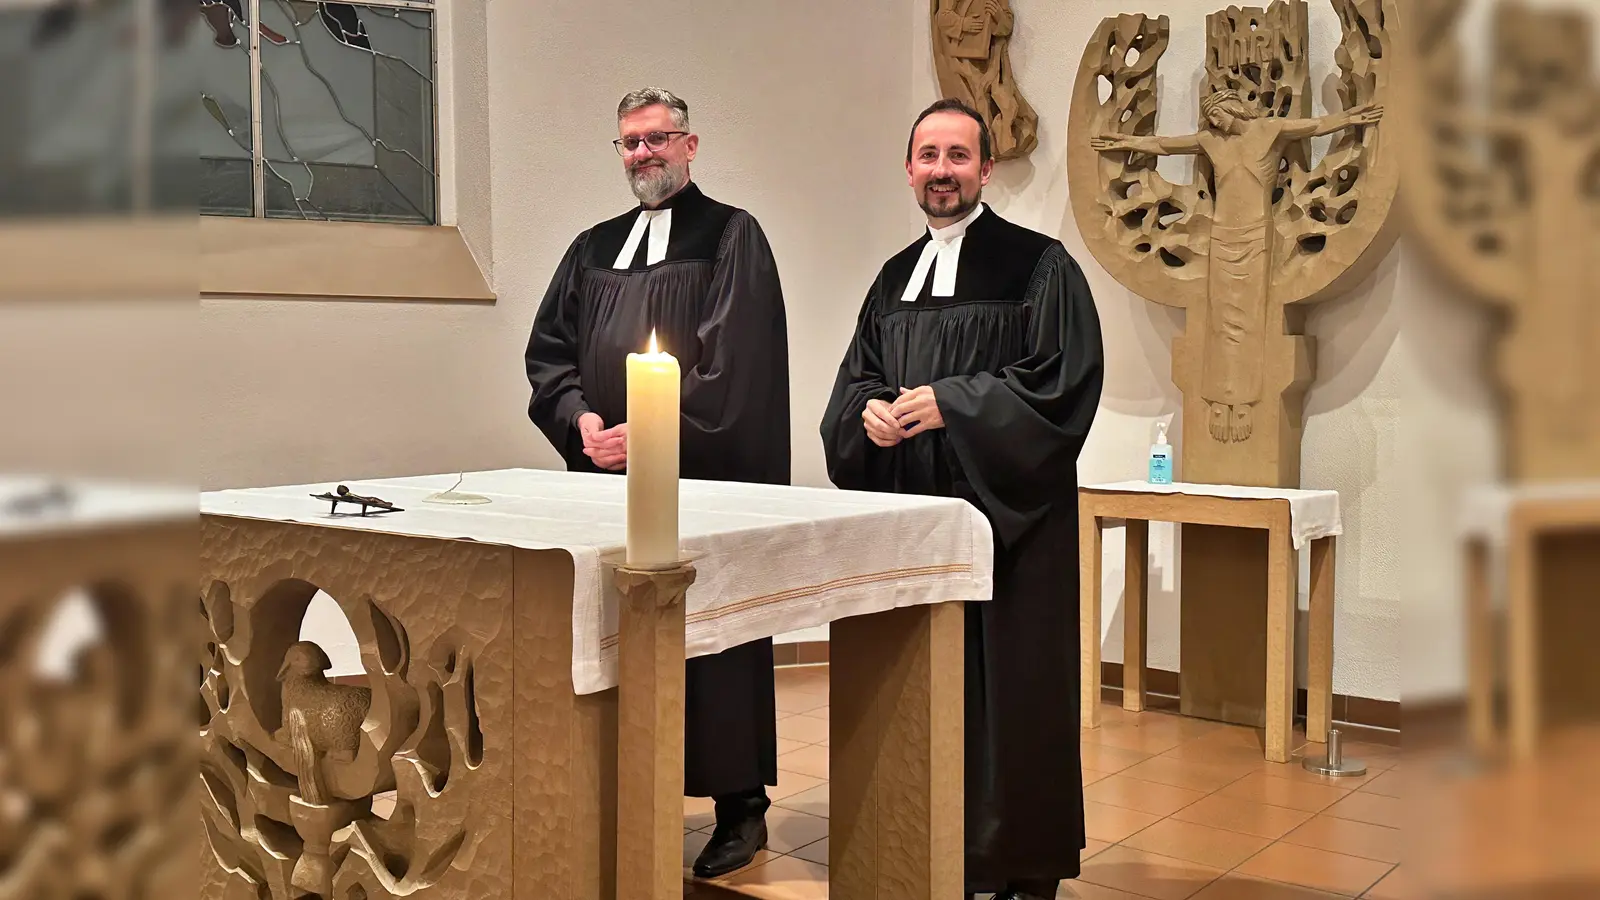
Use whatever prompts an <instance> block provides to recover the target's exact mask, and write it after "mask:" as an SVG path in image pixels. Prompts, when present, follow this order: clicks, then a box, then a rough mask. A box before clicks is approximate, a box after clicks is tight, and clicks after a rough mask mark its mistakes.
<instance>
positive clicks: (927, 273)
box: [821, 99, 1104, 900]
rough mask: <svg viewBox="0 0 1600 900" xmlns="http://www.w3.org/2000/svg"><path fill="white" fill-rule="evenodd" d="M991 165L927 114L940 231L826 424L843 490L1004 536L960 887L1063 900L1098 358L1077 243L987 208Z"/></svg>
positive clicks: (976, 126) (968, 115) (968, 112)
mask: <svg viewBox="0 0 1600 900" xmlns="http://www.w3.org/2000/svg"><path fill="white" fill-rule="evenodd" d="M993 169H994V150H993V146H992V143H991V141H990V136H989V128H988V125H987V124H985V123H984V120H983V118H982V117H981V116H980V115H978V113H977V112H976V111H975V110H973V109H972V108H971V107H969V106H967V105H966V104H964V103H962V102H960V101H959V100H953V99H946V100H941V101H939V102H937V103H935V104H933V105H932V106H930V107H928V109H926V110H925V111H923V113H922V115H920V116H918V117H917V121H916V122H915V123H914V124H913V125H912V131H911V138H910V140H909V142H908V143H907V145H906V177H907V180H908V183H909V184H910V186H911V189H912V193H913V196H914V198H915V199H916V202H917V205H918V206H920V207H921V208H922V211H923V213H925V214H926V215H927V220H928V227H927V231H926V232H925V233H924V234H922V235H920V236H919V237H918V238H917V239H916V240H915V241H913V242H911V244H910V245H909V246H907V247H906V248H905V249H904V250H902V251H900V252H899V253H897V254H895V255H894V256H893V257H891V258H890V259H889V261H888V262H886V263H884V265H883V267H882V268H881V269H880V270H879V272H878V276H877V278H876V279H875V280H874V281H873V283H872V287H871V288H870V289H869V290H868V292H867V297H866V300H865V301H864V302H863V303H862V305H861V312H860V314H859V316H858V318H857V324H856V332H855V335H854V337H852V338H851V340H850V344H849V346H848V347H847V348H846V349H845V354H844V359H843V360H842V361H841V363H840V365H839V372H838V376H837V378H836V379H835V381H834V387H833V393H832V395H831V396H830V398H829V401H828V407H827V411H826V413H825V414H824V416H823V420H822V425H821V435H822V442H823V452H824V454H825V456H826V458H827V463H828V477H829V478H830V479H832V481H833V483H834V484H835V485H837V486H839V487H840V488H843V489H845V490H860V491H881V492H886V493H898V494H931V495H934V496H940V497H960V498H961V499H963V500H966V501H967V502H969V503H971V504H972V505H973V506H976V507H977V508H978V509H979V510H980V511H982V512H983V514H984V516H985V517H986V518H987V519H988V520H989V523H990V525H991V527H992V528H993V530H994V537H995V541H994V543H995V554H994V597H993V600H992V601H991V602H987V603H970V604H968V605H967V608H966V620H967V621H966V626H967V627H966V715H965V723H966V882H967V885H966V889H967V892H968V894H969V895H974V894H980V893H993V894H995V895H996V900H1051V898H1054V897H1055V896H1056V893H1057V891H1058V890H1059V888H1060V882H1061V881H1062V880H1064V879H1071V878H1076V877H1077V876H1078V874H1079V868H1078V857H1079V853H1080V851H1081V850H1082V849H1083V848H1084V845H1085V835H1084V807H1083V774H1082V765H1081V762H1080V754H1079V748H1078V722H1079V714H1078V709H1079V702H1080V701H1079V697H1078V682H1079V674H1078V658H1079V648H1078V471H1077V464H1078V454H1079V452H1080V451H1082V449H1083V444H1084V440H1085V439H1086V438H1087V436H1088V434H1089V428H1090V426H1091V425H1093V424H1094V418H1095V412H1096V410H1097V408H1098V407H1099V402H1100V390H1101V381H1102V375H1103V370H1104V350H1103V349H1102V347H1101V342H1100V319H1099V314H1098V313H1097V312H1096V310H1095V305H1094V297H1093V296H1092V295H1091V294H1090V292H1089V285H1088V282H1087V281H1085V279H1084V277H1083V271H1082V270H1081V269H1079V268H1078V264H1077V263H1076V262H1075V261H1073V259H1072V257H1071V256H1069V255H1068V254H1067V250H1066V248H1065V247H1064V246H1062V244H1061V242H1060V241H1058V240H1056V239H1055V238H1052V237H1049V236H1047V235H1044V234H1041V233H1039V232H1037V231H1033V230H1031V229H1028V228H1024V227H1022V226H1020V225H1017V224H1015V223H1013V222H1010V221H1008V220H1006V219H1004V218H1002V217H1001V216H1000V214H999V213H997V212H995V211H994V210H993V209H990V208H989V205H988V204H986V203H984V202H983V199H982V197H983V187H984V185H986V184H987V183H988V182H989V177H990V175H991V173H992V172H993Z"/></svg>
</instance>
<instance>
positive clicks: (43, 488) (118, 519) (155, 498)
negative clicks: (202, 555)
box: [0, 474, 199, 538]
mask: <svg viewBox="0 0 1600 900" xmlns="http://www.w3.org/2000/svg"><path fill="white" fill-rule="evenodd" d="M197 493H198V492H196V491H195V490H194V489H193V488H189V489H187V490H185V489H184V488H182V487H177V486H173V485H165V484H159V485H158V484H147V483H139V482H132V481H127V482H124V481H112V480H107V479H91V478H77V477H72V478H52V477H47V476H43V475H10V474H3V475H0V538H30V537H36V536H39V535H44V534H50V535H55V534H59V533H63V532H73V531H93V530H96V529H103V528H123V527H130V526H136V525H151V524H158V523H168V522H181V521H183V520H185V519H187V520H188V521H189V522H191V523H193V522H196V521H198V517H199V509H198V505H197V501H198V497H197Z"/></svg>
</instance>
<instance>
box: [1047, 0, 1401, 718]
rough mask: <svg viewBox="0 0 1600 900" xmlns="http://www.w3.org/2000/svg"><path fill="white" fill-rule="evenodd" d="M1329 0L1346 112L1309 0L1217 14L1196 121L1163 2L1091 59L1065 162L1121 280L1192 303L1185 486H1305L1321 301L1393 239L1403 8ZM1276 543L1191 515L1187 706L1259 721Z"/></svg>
mask: <svg viewBox="0 0 1600 900" xmlns="http://www.w3.org/2000/svg"><path fill="white" fill-rule="evenodd" d="M1330 2H1331V5H1332V7H1333V9H1334V11H1335V12H1336V13H1337V15H1338V18H1339V22H1340V24H1341V27H1342V34H1341V40H1340V42H1339V44H1338V47H1337V49H1336V51H1335V54H1334V62H1335V63H1336V77H1337V83H1338V91H1337V93H1338V98H1339V103H1340V104H1341V106H1342V108H1341V109H1338V110H1334V111H1330V112H1329V113H1328V114H1326V115H1322V116H1317V115H1314V113H1313V108H1312V99H1313V98H1312V84H1311V68H1312V60H1311V58H1310V35H1309V8H1308V7H1307V5H1306V3H1305V0H1277V2H1274V3H1272V4H1271V5H1270V6H1268V7H1265V8H1259V7H1229V8H1227V9H1226V10H1223V11H1219V12H1214V13H1211V14H1210V15H1209V16H1207V17H1206V25H1205V40H1206V55H1205V69H1204V81H1203V84H1202V86H1201V89H1200V101H1199V104H1198V107H1199V108H1198V110H1197V114H1198V115H1197V119H1198V127H1197V129H1196V130H1195V131H1193V132H1191V133H1188V134H1178V135H1172V136H1164V135H1158V134H1156V133H1155V123H1156V119H1157V111H1158V106H1159V101H1160V98H1159V96H1158V93H1157V85H1158V73H1157V67H1158V65H1159V63H1160V61H1161V59H1162V57H1163V55H1164V54H1165V52H1166V50H1167V47H1168V43H1169V40H1170V38H1171V34H1170V32H1171V23H1170V22H1169V20H1168V18H1167V17H1166V16H1162V17H1160V18H1152V17H1150V16H1146V15H1143V14H1139V13H1128V14H1125V15H1120V16H1115V17H1111V18H1107V19H1105V20H1104V21H1103V22H1102V23H1101V24H1100V27H1099V28H1098V29H1097V30H1096V32H1095V34H1094V36H1093V37H1092V38H1091V39H1090V40H1089V43H1088V45H1087V47H1086V48H1085V50H1084V53H1083V58H1082V62H1081V64H1080V66H1079V68H1078V75H1077V82H1076V84H1075V85H1074V90H1073V100H1072V111H1071V116H1070V121H1069V125H1068V157H1067V167H1068V177H1069V181H1070V186H1071V194H1072V206H1073V214H1074V216H1075V218H1076V221H1077V223H1078V227H1079V230H1080V232H1081V233H1082V234H1083V237H1084V241H1085V243H1086V245H1087V246H1088V248H1089V250H1090V252H1092V253H1093V254H1094V256H1095V258H1096V259H1097V260H1098V261H1099V262H1100V264H1101V265H1102V266H1104V267H1105V268H1106V270H1107V271H1109V272H1110V273H1111V274H1112V275H1113V276H1114V277H1115V278H1116V279H1117V280H1118V281H1119V282H1120V283H1121V284H1122V285H1123V286H1125V287H1126V288H1128V289H1129V290H1131V291H1133V292H1134V293H1137V294H1139V295H1140V296H1142V297H1144V298H1146V299H1148V300H1151V301H1153V302H1156V303H1160V304H1163V305H1166V306H1171V307H1176V308H1179V309H1183V310H1185V312H1186V313H1187V315H1186V325H1185V330H1184V333H1183V334H1182V335H1181V336H1180V337H1178V338H1177V339H1176V340H1175V341H1174V344H1173V363H1172V371H1173V379H1174V381H1175V382H1176V383H1177V386H1178V388H1179V390H1180V391H1181V392H1182V394H1183V416H1182V420H1183V427H1182V444H1181V452H1180V454H1179V469H1178V472H1177V475H1178V477H1179V478H1180V479H1181V480H1183V481H1189V482H1200V483H1216V484H1239V485H1254V486H1267V487H1286V488H1292V487H1298V486H1299V482H1300V443H1301V432H1302V426H1303V400H1304V396H1305V391H1306V389H1307V388H1308V387H1309V385H1310V383H1311V380H1312V377H1313V374H1314V372H1315V361H1316V356H1315V352H1314V347H1313V346H1312V343H1311V341H1310V340H1309V339H1308V338H1306V337H1305V336H1304V335H1303V326H1304V319H1305V310H1306V307H1307V306H1308V305H1310V304H1313V303H1315V302H1317V301H1319V300H1323V299H1326V298H1329V297H1334V296H1338V295H1340V294H1342V293H1345V292H1348V291H1349V290H1350V289H1351V288H1353V287H1354V286H1355V285H1357V284H1358V283H1360V282H1361V281H1362V280H1364V279H1366V278H1367V277H1368V276H1369V275H1370V274H1371V273H1372V271H1373V269H1374V268H1375V267H1376V266H1377V264H1378V263H1379V262H1381V261H1382V259H1383V258H1384V257H1385V256H1386V255H1387V253H1388V251H1389V249H1390V247H1391V245H1392V242H1393V239H1394V237H1395V230H1396V225H1397V224H1398V221H1397V217H1393V216H1391V215H1390V209H1391V206H1392V205H1393V204H1394V201H1395V195H1396V188H1397V184H1398V181H1399V169H1400V162H1399V159H1398V150H1399V142H1398V141H1397V140H1395V139H1393V138H1392V137H1386V134H1387V133H1388V132H1389V131H1391V130H1393V129H1392V123H1390V122H1389V121H1388V120H1387V119H1386V110H1385V106H1384V105H1385V103H1386V102H1389V98H1390V94H1391V87H1390V83H1391V76H1392V71H1391V69H1392V66H1393V64H1394V59H1395V56H1396V55H1397V53H1398V51H1399V48H1400V44H1399V41H1398V34H1399V26H1400V21H1399V16H1398V10H1397V5H1396V3H1395V0H1330ZM1171 77H1172V73H1169V74H1168V78H1171ZM1183 77H1185V78H1187V77H1188V75H1187V73H1183ZM1324 136H1331V144H1330V145H1329V146H1328V147H1327V149H1326V152H1325V153H1324V154H1323V155H1322V158H1321V159H1320V160H1318V159H1316V158H1315V154H1314V153H1313V144H1312V140H1313V139H1314V138H1318V137H1324ZM1169 155H1185V156H1192V157H1194V158H1195V160H1196V162H1195V176H1194V178H1193V180H1192V181H1190V182H1189V183H1175V182H1173V181H1169V180H1168V179H1167V178H1165V177H1163V176H1162V175H1161V174H1160V172H1158V171H1157V159H1158V158H1159V157H1162V156H1169ZM1266 553H1267V548H1266V545H1265V543H1264V541H1263V540H1262V539H1261V538H1260V536H1259V535H1252V534H1250V533H1249V532H1245V531H1242V530H1239V529H1222V528H1215V527H1207V526H1190V527H1186V528H1185V529H1184V531H1183V544H1182V571H1183V591H1184V603H1183V630H1182V637H1181V639H1182V643H1183V648H1184V655H1183V656H1184V662H1183V669H1184V671H1183V685H1182V693H1183V703H1184V709H1185V711H1186V712H1189V713H1191V714H1196V715H1203V716H1206V717H1209V718H1220V719H1224V720H1227V721H1234V722H1240V723H1244V724H1254V725H1259V724H1261V722H1262V721H1263V718H1262V717H1263V713H1264V707H1263V704H1264V698H1263V697H1262V695H1261V688H1260V680H1259V672H1260V670H1261V667H1263V666H1264V665H1265V652H1266V642H1265V632H1264V625H1263V624H1262V623H1264V621H1265V602H1266V601H1265V594H1266V582H1265V575H1264V573H1265V571H1266Z"/></svg>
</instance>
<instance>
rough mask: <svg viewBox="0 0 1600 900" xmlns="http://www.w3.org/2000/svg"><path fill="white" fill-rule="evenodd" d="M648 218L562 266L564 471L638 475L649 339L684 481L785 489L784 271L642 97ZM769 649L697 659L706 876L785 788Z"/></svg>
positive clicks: (634, 145)
mask: <svg viewBox="0 0 1600 900" xmlns="http://www.w3.org/2000/svg"><path fill="white" fill-rule="evenodd" d="M617 130H618V135H619V136H618V138H617V140H615V141H613V142H612V143H613V144H614V145H615V147H616V149H617V152H618V153H619V154H621V156H622V163H623V173H624V175H625V176H626V178H627V181H628V185H629V186H630V187H631V188H632V189H633V193H634V196H635V197H637V198H638V200H639V205H638V206H636V207H634V208H633V209H631V210H629V211H628V212H626V213H624V214H623V215H620V216H617V217H616V218H613V219H607V220H606V221H604V222H601V223H599V224H598V225H595V226H594V227H592V228H590V229H588V230H586V231H584V232H583V233H582V234H580V235H578V237H577V238H576V239H575V240H574V241H573V242H572V245H571V246H570V247H569V248H568V249H567V252H566V255H565V257H563V259H562V260H561V263H560V265H559V266H558V267H557V268H556V272H555V277H554V278H552V279H551V282H550V287H549V290H548V291H547V292H546V293H545V296H544V300H543V302H542V303H541V304H540V306H539V311H538V314H537V315H536V317H535V318H534V323H533V334H532V336H531V337H530V338H529V340H528V349H527V353H526V358H525V361H526V363H527V372H528V382H529V384H531V385H532V387H533V398H532V400H531V401H530V403H529V405H528V415H529V417H530V418H531V419H532V420H533V422H534V424H535V425H537V426H538V427H539V430H540V431H541V432H543V433H544V435H545V437H546V438H548V439H549V441H550V443H551V444H552V445H554V447H555V449H556V450H557V452H559V453H560V454H561V457H562V459H564V460H565V461H566V465H567V469H568V470H569V471H583V472H597V473H602V472H611V473H622V472H625V471H626V470H627V464H628V442H627V438H628V423H627V421H626V417H627V409H628V390H627V387H628V385H627V372H626V360H627V355H628V354H629V353H637V352H643V351H644V350H645V349H646V345H647V344H648V343H649V341H650V337H651V335H652V334H654V335H655V336H656V338H657V339H658V341H659V345H660V349H661V350H663V351H666V352H668V353H671V354H672V355H673V356H675V357H677V359H678V363H679V365H680V366H681V367H682V372H683V375H682V382H681V384H680V390H681V399H680V404H681V409H682V419H681V421H680V423H679V428H680V430H679V433H680V441H681V444H680V451H679V472H680V474H681V476H682V477H683V478H688V479H704V480H715V481H744V482H759V483H763V484H788V483H789V456H790V451H789V348H788V333H787V326H786V323H785V316H784V305H783V290H782V288H781V286H780V284H779V280H778V267H777V263H776V261H775V260H774V259H773V255H772V250H771V248H770V247H769V246H768V245H767V240H766V236H765V235H764V234H763V233H762V231H761V226H760V225H758V224H757V223H756V220H755V218H754V217H753V216H751V215H750V214H749V213H748V212H746V211H744V210H742V209H739V208H736V207H733V206H728V205H727V204H723V203H718V202H717V201H715V200H712V199H711V198H710V197H707V196H706V195H705V194H704V193H702V192H701V190H700V188H699V187H698V186H697V185H696V184H695V183H694V182H693V181H692V180H691V179H690V177H689V163H690V162H691V161H692V160H693V159H694V157H695V152H696V150H697V149H698V147H699V143H700V139H699V136H698V135H696V134H694V133H693V132H692V131H690V128H689V107H688V104H686V103H685V102H684V101H683V100H681V99H679V98H678V97H676V96H674V95H673V94H671V93H670V92H668V91H664V90H661V89H659V88H644V89H642V90H638V91H634V92H632V93H630V94H628V95H627V96H625V97H623V98H622V102H621V104H620V105H619V106H618V107H617ZM772 662H773V660H772V639H771V638H764V639H762V640H759V641H754V642H752V643H749V644H744V645H741V646H738V647H734V648H733V649H731V650H727V651H725V652H723V653H719V654H716V655H714V656H703V657H696V658H694V659H691V660H689V661H688V663H687V676H686V677H687V681H686V693H685V703H686V708H685V714H684V794H685V795H687V796H691V797H712V798H715V800H716V816H717V825H716V829H715V831H714V833H713V834H712V837H711V840H710V841H709V842H708V843H707V844H706V847H705V850H704V852H703V853H701V855H700V857H699V859H698V860H697V861H696V862H695V865H694V873H695V874H696V875H697V876H699V877H702V878H714V877H717V876H719V875H725V874H727V873H728V872H731V871H733V870H735V869H738V868H740V867H742V866H745V865H747V864H749V863H750V861H751V859H752V858H753V857H754V856H755V854H756V852H757V851H758V850H760V849H761V846H762V844H764V843H765V842H766V839H767V829H766V812H767V809H768V808H769V807H770V806H771V803H770V802H769V800H768V797H767V793H766V788H765V786H766V785H776V784H777V783H778V735H777V709H776V701H775V693H774V679H773V671H772Z"/></svg>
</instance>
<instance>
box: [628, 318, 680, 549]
mask: <svg viewBox="0 0 1600 900" xmlns="http://www.w3.org/2000/svg"><path fill="white" fill-rule="evenodd" d="M679 378H680V376H679V371H678V360H677V359H675V358H674V357H673V356H672V355H671V354H669V353H663V352H661V351H660V350H658V349H657V347H656V335H655V332H654V331H651V332H650V352H648V353H630V354H628V559H627V561H628V565H630V566H644V567H648V566H666V565H671V564H673V563H676V562H678V561H679V555H678V415H679V410H678V400H679Z"/></svg>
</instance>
